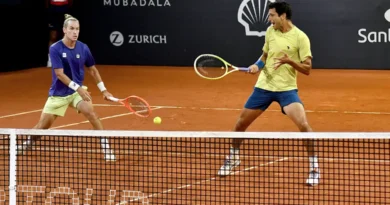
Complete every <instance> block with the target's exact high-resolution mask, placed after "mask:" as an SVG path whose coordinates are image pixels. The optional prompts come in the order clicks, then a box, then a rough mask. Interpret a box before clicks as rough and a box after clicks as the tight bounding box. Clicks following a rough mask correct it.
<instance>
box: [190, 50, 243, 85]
mask: <svg viewBox="0 0 390 205" xmlns="http://www.w3.org/2000/svg"><path fill="white" fill-rule="evenodd" d="M194 69H195V72H196V74H198V75H199V76H200V77H202V78H205V79H208V80H218V79H221V78H223V77H225V76H226V75H228V74H230V73H232V72H236V71H244V72H248V71H249V68H246V67H236V66H233V65H232V64H230V63H228V62H226V61H225V60H224V59H222V58H221V57H219V56H216V55H213V54H202V55H200V56H198V57H197V58H196V59H195V62H194Z"/></svg>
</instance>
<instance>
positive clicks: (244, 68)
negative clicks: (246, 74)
mask: <svg viewBox="0 0 390 205" xmlns="http://www.w3.org/2000/svg"><path fill="white" fill-rule="evenodd" d="M238 70H240V71H249V68H246V67H239V68H238Z"/></svg>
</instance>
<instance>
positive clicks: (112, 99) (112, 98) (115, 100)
mask: <svg viewBox="0 0 390 205" xmlns="http://www.w3.org/2000/svg"><path fill="white" fill-rule="evenodd" d="M108 99H109V100H111V101H114V102H118V101H119V99H118V98H114V97H108Z"/></svg>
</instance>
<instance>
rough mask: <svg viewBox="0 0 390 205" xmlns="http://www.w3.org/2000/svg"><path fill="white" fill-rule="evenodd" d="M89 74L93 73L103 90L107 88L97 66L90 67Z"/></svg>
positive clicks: (100, 88)
mask: <svg viewBox="0 0 390 205" xmlns="http://www.w3.org/2000/svg"><path fill="white" fill-rule="evenodd" d="M89 74H91V76H92V78H93V79H94V80H95V83H96V84H97V86H98V88H99V90H100V91H101V92H103V91H106V90H107V89H106V87H105V86H104V83H103V80H102V77H101V76H100V74H99V71H98V70H97V68H96V67H95V66H92V67H91V68H89Z"/></svg>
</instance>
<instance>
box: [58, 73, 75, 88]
mask: <svg viewBox="0 0 390 205" xmlns="http://www.w3.org/2000/svg"><path fill="white" fill-rule="evenodd" d="M56 75H57V78H58V79H59V80H60V81H61V82H62V83H63V84H65V85H67V86H69V84H70V82H72V80H71V79H70V78H69V77H68V76H67V75H65V73H57V74H56Z"/></svg>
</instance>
